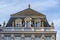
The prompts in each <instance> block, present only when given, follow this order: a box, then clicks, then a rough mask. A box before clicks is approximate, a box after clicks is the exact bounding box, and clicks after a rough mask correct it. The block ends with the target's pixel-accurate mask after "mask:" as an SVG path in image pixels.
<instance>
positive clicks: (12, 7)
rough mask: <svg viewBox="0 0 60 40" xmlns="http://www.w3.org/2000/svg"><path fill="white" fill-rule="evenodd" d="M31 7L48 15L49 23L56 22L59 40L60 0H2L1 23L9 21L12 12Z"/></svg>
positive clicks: (0, 3)
mask: <svg viewBox="0 0 60 40" xmlns="http://www.w3.org/2000/svg"><path fill="white" fill-rule="evenodd" d="M28 4H30V5H31V8H32V9H34V10H36V11H38V12H41V13H43V14H45V15H46V17H47V20H48V22H49V23H51V22H52V21H53V22H54V26H55V30H56V31H57V40H59V37H60V31H59V30H60V0H0V23H1V24H2V23H3V22H4V21H5V22H6V23H7V21H8V20H9V18H10V14H14V13H16V12H19V11H21V10H24V9H26V8H28Z"/></svg>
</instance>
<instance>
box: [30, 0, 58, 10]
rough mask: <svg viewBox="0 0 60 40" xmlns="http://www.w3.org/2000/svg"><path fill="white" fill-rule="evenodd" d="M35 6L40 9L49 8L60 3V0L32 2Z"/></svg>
mask: <svg viewBox="0 0 60 40" xmlns="http://www.w3.org/2000/svg"><path fill="white" fill-rule="evenodd" d="M31 4H32V7H33V8H38V9H40V10H47V9H49V8H51V7H56V6H57V5H58V1H56V0H46V1H42V2H40V1H36V2H33V3H31Z"/></svg>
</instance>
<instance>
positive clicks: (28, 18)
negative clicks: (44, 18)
mask: <svg viewBox="0 0 60 40" xmlns="http://www.w3.org/2000/svg"><path fill="white" fill-rule="evenodd" d="M24 20H25V27H27V28H29V27H31V20H32V19H31V18H30V17H26V18H25V19H24Z"/></svg>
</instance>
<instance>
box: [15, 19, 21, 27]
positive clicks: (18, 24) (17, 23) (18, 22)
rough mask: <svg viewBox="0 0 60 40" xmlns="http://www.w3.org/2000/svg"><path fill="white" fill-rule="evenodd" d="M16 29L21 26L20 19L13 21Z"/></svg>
mask: <svg viewBox="0 0 60 40" xmlns="http://www.w3.org/2000/svg"><path fill="white" fill-rule="evenodd" d="M15 24H16V27H21V26H22V20H21V19H19V18H18V19H16V20H15Z"/></svg>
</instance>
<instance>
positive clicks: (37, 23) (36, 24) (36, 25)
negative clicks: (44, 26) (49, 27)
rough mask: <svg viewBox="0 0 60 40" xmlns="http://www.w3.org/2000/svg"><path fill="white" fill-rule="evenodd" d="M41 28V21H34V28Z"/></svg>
mask: <svg viewBox="0 0 60 40" xmlns="http://www.w3.org/2000/svg"><path fill="white" fill-rule="evenodd" d="M40 26H41V20H40V19H35V27H37V28H39V27H40Z"/></svg>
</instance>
